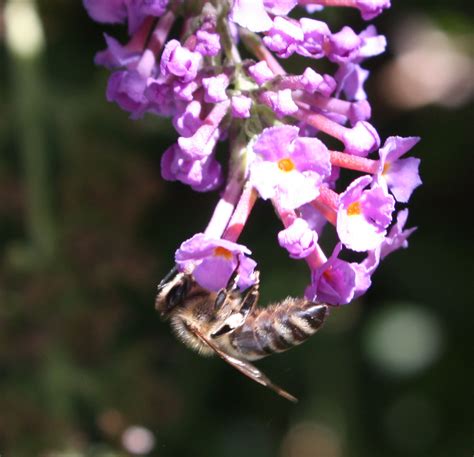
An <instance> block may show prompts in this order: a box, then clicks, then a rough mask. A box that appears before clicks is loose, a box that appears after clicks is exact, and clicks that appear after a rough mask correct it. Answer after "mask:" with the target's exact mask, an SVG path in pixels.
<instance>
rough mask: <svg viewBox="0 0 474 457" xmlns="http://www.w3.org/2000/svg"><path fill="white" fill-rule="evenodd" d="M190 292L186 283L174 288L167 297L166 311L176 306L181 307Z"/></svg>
mask: <svg viewBox="0 0 474 457" xmlns="http://www.w3.org/2000/svg"><path fill="white" fill-rule="evenodd" d="M187 292H188V282H187V281H185V282H183V283H182V284H178V285H176V286H174V287H173V288H172V289H171V290H170V291H169V292H168V294H167V295H166V309H167V310H168V311H170V310H171V309H173V308H174V307H175V306H176V305H179V304H180V303H181V302H182V301H183V300H184V298H185V297H186V294H187Z"/></svg>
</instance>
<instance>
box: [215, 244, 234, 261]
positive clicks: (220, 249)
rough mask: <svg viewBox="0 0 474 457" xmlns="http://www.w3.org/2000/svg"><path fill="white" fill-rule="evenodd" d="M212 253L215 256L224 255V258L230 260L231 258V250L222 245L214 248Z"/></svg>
mask: <svg viewBox="0 0 474 457" xmlns="http://www.w3.org/2000/svg"><path fill="white" fill-rule="evenodd" d="M214 255H215V256H216V257H224V259H227V260H231V259H232V252H230V251H229V250H228V249H226V248H223V247H222V246H217V247H216V248H214Z"/></svg>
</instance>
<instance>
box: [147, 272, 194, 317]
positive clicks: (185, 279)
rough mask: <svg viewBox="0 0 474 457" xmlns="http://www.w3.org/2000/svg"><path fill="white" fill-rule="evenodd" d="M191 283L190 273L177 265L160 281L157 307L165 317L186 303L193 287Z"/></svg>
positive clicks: (156, 301)
mask: <svg viewBox="0 0 474 457" xmlns="http://www.w3.org/2000/svg"><path fill="white" fill-rule="evenodd" d="M191 283H192V280H191V277H190V275H188V274H185V273H180V272H179V271H178V269H177V268H176V267H175V268H173V269H172V270H171V271H170V272H169V273H168V274H167V275H166V276H165V278H164V279H163V280H162V281H161V282H160V284H159V285H158V293H157V296H156V300H155V308H156V310H157V311H158V312H159V313H160V315H161V317H162V318H163V319H166V318H168V317H169V315H170V313H171V312H172V311H173V310H174V309H175V308H176V307H177V306H180V305H182V304H183V303H184V300H185V299H186V296H187V294H188V292H189V290H190V288H191Z"/></svg>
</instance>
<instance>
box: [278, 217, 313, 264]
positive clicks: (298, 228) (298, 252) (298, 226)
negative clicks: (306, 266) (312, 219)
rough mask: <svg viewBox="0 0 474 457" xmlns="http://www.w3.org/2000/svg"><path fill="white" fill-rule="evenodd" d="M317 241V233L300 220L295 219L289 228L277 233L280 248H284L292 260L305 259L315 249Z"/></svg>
mask: <svg viewBox="0 0 474 457" xmlns="http://www.w3.org/2000/svg"><path fill="white" fill-rule="evenodd" d="M317 241H318V235H317V233H316V232H315V231H313V230H311V228H310V227H309V225H308V223H307V222H306V221H305V220H304V219H301V218H296V219H295V220H294V221H293V222H292V224H291V225H290V226H289V227H287V228H286V229H284V230H281V231H280V232H279V233H278V242H279V243H280V246H281V247H282V248H285V249H286V250H287V251H288V252H289V253H290V257H291V258H293V259H302V258H304V257H307V256H308V255H309V254H311V252H313V251H314V249H315V248H316V243H317Z"/></svg>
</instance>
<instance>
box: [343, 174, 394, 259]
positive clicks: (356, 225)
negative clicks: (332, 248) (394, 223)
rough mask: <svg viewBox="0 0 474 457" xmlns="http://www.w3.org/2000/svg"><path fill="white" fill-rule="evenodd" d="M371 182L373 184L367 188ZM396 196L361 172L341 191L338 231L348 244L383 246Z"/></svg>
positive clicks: (366, 247)
mask: <svg viewBox="0 0 474 457" xmlns="http://www.w3.org/2000/svg"><path fill="white" fill-rule="evenodd" d="M370 184H372V185H371V187H370V188H368V189H367V186H369V185H370ZM394 207H395V200H394V199H393V197H392V196H391V195H389V194H388V192H387V191H386V189H385V188H383V187H382V186H380V185H379V184H377V183H376V182H375V183H373V180H372V177H370V176H361V177H360V178H358V179H356V180H354V181H353V182H352V183H351V184H350V186H349V187H348V188H347V190H346V191H345V192H343V193H342V194H341V195H340V199H339V208H338V211H337V234H338V235H339V239H340V240H341V242H342V243H343V244H344V246H346V247H348V248H349V249H352V250H354V251H368V250H370V249H375V248H376V247H377V246H379V245H380V244H381V243H382V242H383V240H384V237H385V234H386V228H387V227H388V225H389V224H390V222H391V215H392V212H393V210H394Z"/></svg>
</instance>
